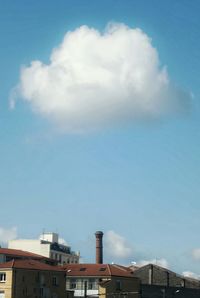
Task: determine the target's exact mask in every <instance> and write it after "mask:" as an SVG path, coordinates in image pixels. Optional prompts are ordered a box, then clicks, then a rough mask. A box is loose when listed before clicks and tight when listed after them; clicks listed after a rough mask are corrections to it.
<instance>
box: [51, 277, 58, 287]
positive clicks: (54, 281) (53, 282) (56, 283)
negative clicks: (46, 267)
mask: <svg viewBox="0 0 200 298" xmlns="http://www.w3.org/2000/svg"><path fill="white" fill-rule="evenodd" d="M52 284H53V286H58V277H57V276H53V279H52Z"/></svg>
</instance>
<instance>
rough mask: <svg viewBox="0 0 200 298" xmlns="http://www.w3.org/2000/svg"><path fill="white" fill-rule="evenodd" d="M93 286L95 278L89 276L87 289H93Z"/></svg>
mask: <svg viewBox="0 0 200 298" xmlns="http://www.w3.org/2000/svg"><path fill="white" fill-rule="evenodd" d="M94 288H95V279H94V278H89V281H88V290H93V289H94Z"/></svg>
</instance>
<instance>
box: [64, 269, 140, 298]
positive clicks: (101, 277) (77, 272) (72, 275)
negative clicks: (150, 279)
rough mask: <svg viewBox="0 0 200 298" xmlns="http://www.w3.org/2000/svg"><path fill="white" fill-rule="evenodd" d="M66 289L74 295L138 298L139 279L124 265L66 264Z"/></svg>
mask: <svg viewBox="0 0 200 298" xmlns="http://www.w3.org/2000/svg"><path fill="white" fill-rule="evenodd" d="M63 268H64V269H65V271H66V289H67V290H68V291H74V296H75V297H86V296H89V297H101V298H105V297H109V296H111V297H116V298H117V297H127V298H129V297H130V298H131V297H133V298H138V297H140V296H139V293H140V281H139V279H138V278H136V277H133V274H132V271H131V270H127V268H126V267H123V266H119V265H114V264H112V265H110V264H68V265H64V266H63Z"/></svg>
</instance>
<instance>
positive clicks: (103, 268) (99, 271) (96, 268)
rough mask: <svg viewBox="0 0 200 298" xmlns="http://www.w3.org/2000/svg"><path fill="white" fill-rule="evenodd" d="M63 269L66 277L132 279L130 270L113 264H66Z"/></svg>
mask: <svg viewBox="0 0 200 298" xmlns="http://www.w3.org/2000/svg"><path fill="white" fill-rule="evenodd" d="M63 268H64V270H66V272H67V276H99V277H110V276H121V277H133V273H132V270H130V269H129V268H127V267H124V266H120V265H115V264H112V265H110V264H67V265H64V266H63Z"/></svg>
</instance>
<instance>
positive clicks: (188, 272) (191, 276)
mask: <svg viewBox="0 0 200 298" xmlns="http://www.w3.org/2000/svg"><path fill="white" fill-rule="evenodd" d="M183 276H185V277H190V278H195V279H200V275H198V274H196V273H194V272H191V271H184V272H183Z"/></svg>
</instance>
